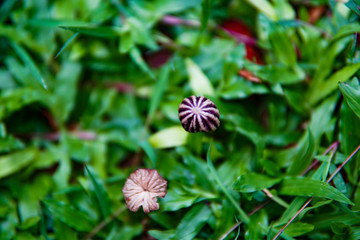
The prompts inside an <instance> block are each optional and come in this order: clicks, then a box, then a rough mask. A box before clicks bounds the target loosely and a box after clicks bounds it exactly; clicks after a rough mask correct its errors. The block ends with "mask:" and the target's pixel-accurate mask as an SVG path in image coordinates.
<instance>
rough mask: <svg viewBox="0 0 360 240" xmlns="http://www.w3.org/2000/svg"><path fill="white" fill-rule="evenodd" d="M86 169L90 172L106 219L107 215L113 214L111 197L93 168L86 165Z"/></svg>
mask: <svg viewBox="0 0 360 240" xmlns="http://www.w3.org/2000/svg"><path fill="white" fill-rule="evenodd" d="M85 169H86V171H87V173H88V174H89V177H90V180H91V183H92V185H93V187H94V192H95V196H96V199H97V201H98V203H99V206H100V210H101V214H102V216H103V218H104V219H105V218H106V217H107V216H109V215H110V214H111V208H110V199H109V196H108V194H107V192H106V189H105V187H104V186H103V185H102V183H101V182H100V180H99V179H98V178H97V177H96V176H95V174H94V172H93V170H92V169H91V168H89V167H88V166H86V165H85Z"/></svg>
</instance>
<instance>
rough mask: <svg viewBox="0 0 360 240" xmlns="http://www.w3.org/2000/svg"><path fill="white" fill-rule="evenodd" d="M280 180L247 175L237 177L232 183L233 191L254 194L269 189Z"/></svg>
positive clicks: (258, 175)
mask: <svg viewBox="0 0 360 240" xmlns="http://www.w3.org/2000/svg"><path fill="white" fill-rule="evenodd" d="M280 181H281V178H270V177H268V176H265V175H262V174H257V173H247V174H244V175H241V176H239V177H238V178H237V179H236V180H235V182H234V183H233V186H232V187H233V189H234V190H235V191H238V192H255V191H259V190H262V189H265V188H270V187H272V186H273V185H275V184H277V183H279V182H280Z"/></svg>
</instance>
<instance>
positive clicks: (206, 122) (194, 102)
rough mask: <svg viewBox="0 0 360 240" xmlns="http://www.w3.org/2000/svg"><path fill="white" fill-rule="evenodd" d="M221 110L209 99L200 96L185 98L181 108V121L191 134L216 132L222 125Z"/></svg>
mask: <svg viewBox="0 0 360 240" xmlns="http://www.w3.org/2000/svg"><path fill="white" fill-rule="evenodd" d="M219 117H220V114H219V110H218V109H217V107H216V106H215V104H214V103H213V102H212V101H210V100H209V99H207V98H205V97H203V96H200V97H196V96H191V97H189V98H185V99H184V100H183V101H182V102H181V104H180V106H179V119H180V122H181V124H182V126H183V127H184V129H185V130H186V131H188V132H191V133H196V132H210V131H214V130H215V129H216V128H218V127H219V125H220V120H219Z"/></svg>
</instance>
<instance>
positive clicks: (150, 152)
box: [139, 140, 156, 168]
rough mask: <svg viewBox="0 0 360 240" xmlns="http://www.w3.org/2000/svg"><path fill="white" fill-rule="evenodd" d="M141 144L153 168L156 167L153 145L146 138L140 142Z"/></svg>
mask: <svg viewBox="0 0 360 240" xmlns="http://www.w3.org/2000/svg"><path fill="white" fill-rule="evenodd" d="M139 146H140V147H141V148H142V149H143V150H144V152H145V153H146V155H147V156H148V157H149V158H150V161H151V163H152V168H156V154H155V151H154V149H153V148H152V147H151V145H150V143H149V141H148V140H144V141H142V142H140V143H139Z"/></svg>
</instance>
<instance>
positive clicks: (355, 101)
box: [339, 82, 360, 118]
mask: <svg viewBox="0 0 360 240" xmlns="http://www.w3.org/2000/svg"><path fill="white" fill-rule="evenodd" d="M339 88H340V91H341V93H342V94H343V96H344V98H345V100H346V102H347V104H348V105H349V107H350V108H351V110H352V111H353V112H354V113H355V114H356V115H357V116H358V117H359V118H360V90H359V89H355V88H354V87H352V86H350V85H349V84H347V83H343V82H341V83H339Z"/></svg>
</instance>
